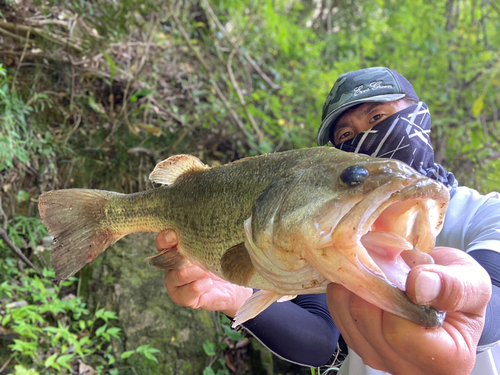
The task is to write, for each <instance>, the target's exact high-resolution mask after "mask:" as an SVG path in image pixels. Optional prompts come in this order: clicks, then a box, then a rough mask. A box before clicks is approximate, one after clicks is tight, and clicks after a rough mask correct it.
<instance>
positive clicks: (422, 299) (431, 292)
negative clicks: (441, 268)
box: [415, 272, 441, 304]
mask: <svg viewBox="0 0 500 375" xmlns="http://www.w3.org/2000/svg"><path fill="white" fill-rule="evenodd" d="M440 291H441V278H440V277H439V275H438V274H437V273H434V272H422V273H420V275H418V276H417V280H416V281H415V298H416V299H417V303H420V304H425V303H429V302H432V301H434V300H435V299H436V298H437V296H438V295H439V292H440Z"/></svg>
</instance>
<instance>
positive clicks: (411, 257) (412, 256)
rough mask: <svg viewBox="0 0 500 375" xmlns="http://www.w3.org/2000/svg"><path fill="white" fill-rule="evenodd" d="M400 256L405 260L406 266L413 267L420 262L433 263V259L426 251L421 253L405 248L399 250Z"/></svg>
mask: <svg viewBox="0 0 500 375" xmlns="http://www.w3.org/2000/svg"><path fill="white" fill-rule="evenodd" d="M401 258H403V260H404V261H405V263H406V264H407V265H408V267H410V268H413V267H416V266H419V265H421V264H434V263H435V262H434V259H432V256H430V255H429V254H427V253H422V252H420V251H415V250H405V251H402V252H401Z"/></svg>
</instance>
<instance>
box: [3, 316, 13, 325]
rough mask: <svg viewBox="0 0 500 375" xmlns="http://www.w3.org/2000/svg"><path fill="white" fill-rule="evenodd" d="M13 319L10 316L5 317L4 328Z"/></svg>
mask: <svg viewBox="0 0 500 375" xmlns="http://www.w3.org/2000/svg"><path fill="white" fill-rule="evenodd" d="M11 319H12V315H10V314H8V315H5V316H4V318H3V319H2V326H3V327H5V326H6V325H7V323H9V322H10V321H11Z"/></svg>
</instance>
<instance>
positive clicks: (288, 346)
mask: <svg viewBox="0 0 500 375" xmlns="http://www.w3.org/2000/svg"><path fill="white" fill-rule="evenodd" d="M155 246H156V248H157V249H158V250H160V249H172V251H176V250H175V247H176V246H177V238H176V237H175V235H174V233H173V232H162V233H160V234H159V235H158V236H157V238H156V242H155ZM164 282H165V286H166V288H167V290H168V292H169V294H170V297H171V298H172V301H174V302H175V303H177V304H179V305H181V306H186V307H191V308H194V309H197V308H201V309H204V310H209V311H222V312H223V313H225V314H226V315H227V316H229V317H234V316H235V314H236V311H238V309H239V308H240V307H241V306H242V305H243V303H244V302H245V301H246V300H247V299H248V298H249V297H250V296H251V295H252V293H253V291H252V289H250V288H245V287H242V286H238V285H234V284H231V283H228V282H227V281H224V280H222V279H220V278H218V277H215V276H214V275H211V274H209V273H206V272H205V271H203V270H202V269H200V268H198V267H196V266H193V265H191V266H188V267H186V268H183V269H181V270H175V271H167V272H165V279H164ZM243 328H244V329H245V330H246V331H248V332H250V333H251V334H252V335H254V336H255V337H256V338H257V339H258V340H259V341H260V342H261V343H262V344H263V345H264V346H266V347H267V348H268V349H270V350H271V351H272V352H273V353H274V354H276V355H277V356H279V357H281V358H284V359H286V360H288V361H290V362H295V363H299V364H302V365H306V366H322V365H325V364H326V363H327V361H328V360H329V359H330V358H331V356H332V354H333V352H334V351H335V348H336V345H337V340H338V337H339V331H338V329H337V328H336V327H335V325H334V323H333V320H332V318H331V316H330V313H329V311H328V307H327V305H326V297H325V295H324V294H320V295H304V296H299V297H297V298H296V299H295V300H294V301H293V302H292V301H288V302H280V303H274V304H272V305H271V306H270V307H268V308H267V309H266V310H265V311H264V312H262V313H261V314H259V315H258V316H257V317H256V318H254V319H252V320H250V321H248V322H246V323H244V324H243Z"/></svg>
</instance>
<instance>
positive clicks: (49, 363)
mask: <svg viewBox="0 0 500 375" xmlns="http://www.w3.org/2000/svg"><path fill="white" fill-rule="evenodd" d="M56 358H57V353H54V354H52V355H51V356H50V357H48V358H47V359H46V360H45V363H44V364H43V365H44V366H45V367H53V365H54V363H55V361H56ZM56 366H57V367H55V366H54V368H55V369H56V370H58V369H59V365H57V364H56Z"/></svg>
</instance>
